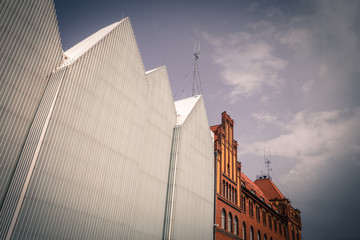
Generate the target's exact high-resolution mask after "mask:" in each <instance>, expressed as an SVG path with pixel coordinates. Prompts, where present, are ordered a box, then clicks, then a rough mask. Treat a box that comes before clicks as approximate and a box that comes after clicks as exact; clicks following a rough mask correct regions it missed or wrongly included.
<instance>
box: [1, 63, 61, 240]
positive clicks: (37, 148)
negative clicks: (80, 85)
mask: <svg viewBox="0 0 360 240" xmlns="http://www.w3.org/2000/svg"><path fill="white" fill-rule="evenodd" d="M66 70H67V69H65V70H64V71H63V74H62V76H61V80H60V83H59V86H58V88H57V90H56V93H55V96H54V99H53V102H52V104H51V107H50V110H49V113H48V115H47V118H46V120H45V124H44V127H43V129H42V132H41V135H40V139H39V141H38V144H37V147H36V150H35V153H34V157H33V159H32V161H31V165H30V168H29V170H28V173H27V176H26V179H25V183H24V186H23V188H22V191H21V195H20V198H19V200H18V203H17V206H16V209H15V212H14V216H13V218H12V220H11V224H10V227H9V230H8V233H7V236H6V240H10V238H11V235H12V233H13V231H14V228H15V224H16V221H17V218H18V216H19V213H20V208H21V206H22V203H23V201H24V197H25V194H26V191H27V188H28V186H29V183H30V178H31V176H32V173H33V170H34V167H35V164H36V160H37V157H38V155H39V152H40V148H41V145H42V143H43V140H44V136H45V133H46V130H47V127H48V125H49V121H50V118H51V115H52V112H53V110H54V106H55V103H56V100H57V96H58V94H59V91H60V88H61V85H62V82H63V79H64V75H65V73H66Z"/></svg>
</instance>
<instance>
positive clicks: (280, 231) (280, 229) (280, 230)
mask: <svg viewBox="0 0 360 240" xmlns="http://www.w3.org/2000/svg"><path fill="white" fill-rule="evenodd" d="M279 233H280V236H282V228H281V223H279Z"/></svg>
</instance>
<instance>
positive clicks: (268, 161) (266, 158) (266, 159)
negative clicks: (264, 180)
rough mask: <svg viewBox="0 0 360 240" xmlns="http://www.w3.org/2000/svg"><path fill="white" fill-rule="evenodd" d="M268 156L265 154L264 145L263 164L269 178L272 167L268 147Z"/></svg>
mask: <svg viewBox="0 0 360 240" xmlns="http://www.w3.org/2000/svg"><path fill="white" fill-rule="evenodd" d="M269 155H270V157H269V156H266V155H265V147H264V161H265V166H266V168H267V175H268V177H269V178H270V171H272V168H271V167H270V164H271V150H270V149H269Z"/></svg>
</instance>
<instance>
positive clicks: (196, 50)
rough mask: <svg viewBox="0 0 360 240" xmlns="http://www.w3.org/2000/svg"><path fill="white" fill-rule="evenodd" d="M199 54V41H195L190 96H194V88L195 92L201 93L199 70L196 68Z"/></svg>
mask: <svg viewBox="0 0 360 240" xmlns="http://www.w3.org/2000/svg"><path fill="white" fill-rule="evenodd" d="M199 55H200V42H195V45H194V74H193V87H192V96H195V94H196V90H197V94H202V87H201V81H200V72H199V68H198V60H199Z"/></svg>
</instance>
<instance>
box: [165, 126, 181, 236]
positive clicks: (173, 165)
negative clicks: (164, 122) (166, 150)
mask: <svg viewBox="0 0 360 240" xmlns="http://www.w3.org/2000/svg"><path fill="white" fill-rule="evenodd" d="M180 134H181V126H176V127H174V132H173V139H172V144H171V154H170V164H169V175H168V185H167V192H166V205H165V214H164V225H163V235H162V239H165V240H168V239H172V234H173V232H172V230H173V225H174V224H175V222H174V200H175V197H176V196H175V193H176V191H175V185H176V172H177V162H178V158H179V152H180V148H181V146H180V138H181V135H180Z"/></svg>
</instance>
